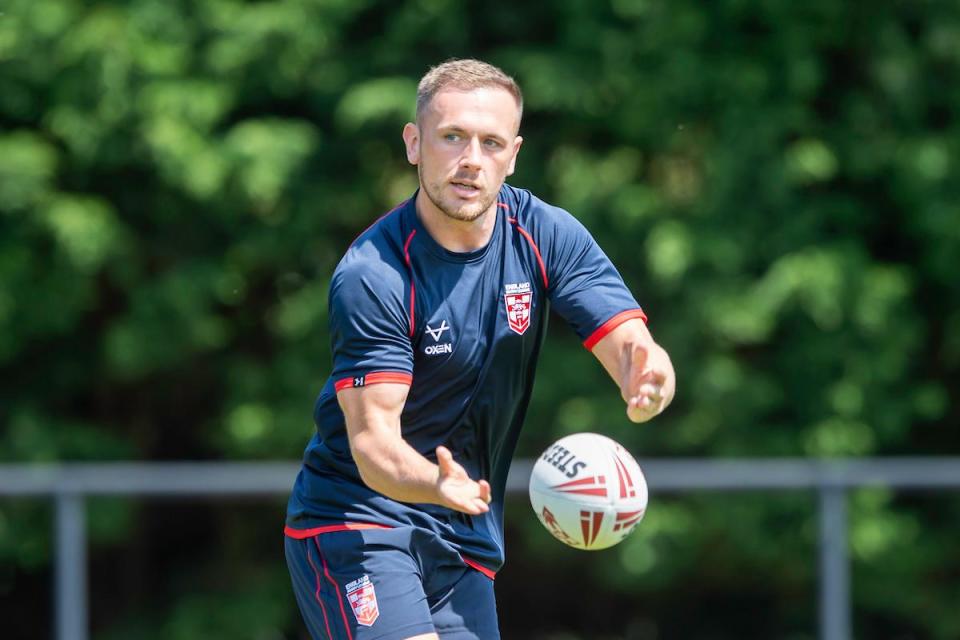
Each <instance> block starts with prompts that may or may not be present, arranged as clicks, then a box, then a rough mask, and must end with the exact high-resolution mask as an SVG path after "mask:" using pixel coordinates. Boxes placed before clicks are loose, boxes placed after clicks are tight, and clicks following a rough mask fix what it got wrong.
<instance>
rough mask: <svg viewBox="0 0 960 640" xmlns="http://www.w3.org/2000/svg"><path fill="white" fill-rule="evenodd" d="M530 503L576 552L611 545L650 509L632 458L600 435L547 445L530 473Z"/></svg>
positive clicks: (568, 438) (575, 436)
mask: <svg viewBox="0 0 960 640" xmlns="http://www.w3.org/2000/svg"><path fill="white" fill-rule="evenodd" d="M530 504H531V505H532V506H533V511H534V513H536V514H537V518H539V519H540V522H541V523H542V524H543V526H544V527H546V529H547V531H549V532H550V533H551V534H552V535H553V537H555V538H556V539H557V540H559V541H560V542H563V543H564V544H568V545H570V546H571V547H574V548H576V549H586V550H590V551H595V550H598V549H606V548H607V547H612V546H613V545H615V544H617V543H618V542H620V541H621V540H623V539H624V538H625V537H627V535H628V534H629V533H630V532H631V531H633V528H634V527H636V526H637V524H638V523H639V522H640V520H641V519H642V518H643V514H644V512H645V511H646V509H647V481H646V479H645V478H644V477H643V472H642V471H641V470H640V465H638V464H637V461H636V460H634V459H633V456H631V455H630V453H629V452H628V451H627V450H626V449H624V448H623V447H622V446H620V445H619V444H618V443H617V442H615V441H614V440H611V439H610V438H608V437H606V436H602V435H600V434H597V433H575V434H573V435H570V436H566V437H565V438H561V439H559V440H557V441H556V442H555V443H553V444H552V445H550V446H549V447H547V450H546V451H544V452H543V455H541V456H540V457H539V458H538V459H537V462H536V464H534V465H533V473H532V474H531V475H530Z"/></svg>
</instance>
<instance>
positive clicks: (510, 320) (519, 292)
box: [503, 282, 533, 336]
mask: <svg viewBox="0 0 960 640" xmlns="http://www.w3.org/2000/svg"><path fill="white" fill-rule="evenodd" d="M506 291H507V292H506V294H505V295H504V296H503V299H504V302H506V305H507V324H509V325H510V328H511V329H512V330H513V331H514V333H517V334H519V335H521V336H522V335H523V334H524V332H525V331H526V330H527V329H528V328H529V327H530V309H531V307H532V306H533V290H532V289H531V288H530V283H529V282H521V283H519V284H508V285H506Z"/></svg>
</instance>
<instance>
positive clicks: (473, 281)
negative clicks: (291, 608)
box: [287, 185, 645, 573]
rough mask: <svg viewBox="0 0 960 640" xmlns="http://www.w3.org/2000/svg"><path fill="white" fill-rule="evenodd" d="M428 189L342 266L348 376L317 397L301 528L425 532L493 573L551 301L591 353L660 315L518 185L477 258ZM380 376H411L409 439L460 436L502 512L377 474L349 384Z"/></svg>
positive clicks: (338, 332) (333, 319) (333, 334)
mask: <svg viewBox="0 0 960 640" xmlns="http://www.w3.org/2000/svg"><path fill="white" fill-rule="evenodd" d="M415 200H416V198H415V197H413V198H411V199H410V200H408V201H406V202H405V203H403V204H401V205H400V206H399V207H397V208H396V209H394V210H393V211H391V212H390V213H388V214H386V215H385V216H383V217H382V218H380V220H378V221H377V222H376V223H374V224H373V225H372V226H371V227H370V228H369V229H367V230H366V231H365V232H364V233H362V234H361V235H360V236H359V237H358V238H357V239H356V240H355V241H354V243H353V245H351V247H350V248H349V249H348V250H347V253H346V255H345V256H344V257H343V259H342V260H341V261H340V264H339V265H338V266H337V269H336V271H335V273H334V275H333V280H332V282H331V284H330V309H329V313H330V340H331V344H332V353H333V372H332V374H331V375H330V378H329V379H328V380H327V383H326V385H324V387H323V390H322V391H321V393H320V396H319V398H318V399H317V402H316V407H315V411H314V419H315V422H316V426H317V433H316V435H314V437H313V438H312V439H311V440H310V443H309V444H308V445H307V449H306V452H305V453H304V460H303V468H302V470H301V471H300V474H299V476H298V477H297V481H296V485H295V486H294V491H293V495H292V496H291V498H290V503H289V506H288V512H287V531H288V534H293V535H296V534H297V532H305V531H308V530H309V531H326V530H336V529H337V528H339V527H341V526H343V525H344V524H347V523H349V524H348V526H353V525H355V524H357V523H362V524H367V525H383V526H410V525H413V526H417V527H423V528H427V529H430V530H432V531H434V532H435V533H436V534H437V535H439V536H440V537H441V538H442V539H443V540H444V541H446V542H447V543H448V544H450V545H451V546H452V547H453V548H454V549H455V550H456V551H458V552H459V553H460V554H461V555H463V556H464V557H465V558H467V559H468V560H469V561H470V562H471V564H479V565H480V566H481V567H482V568H483V569H485V570H486V572H488V573H492V572H493V571H496V570H497V569H499V568H500V566H501V565H502V564H503V498H504V492H505V487H506V480H507V471H508V469H509V467H510V461H511V458H512V457H513V452H514V449H515V447H516V442H517V438H518V436H519V433H520V428H521V426H522V424H523V418H524V414H525V412H526V409H527V404H528V402H529V400H530V393H531V391H532V389H533V380H534V371H535V368H536V361H537V354H538V353H539V351H540V347H541V344H542V343H543V338H544V336H545V334H546V328H547V317H548V312H549V310H550V308H551V307H552V308H553V309H554V310H556V311H557V312H558V313H559V315H560V316H561V317H562V318H564V320H566V322H567V323H569V324H570V326H571V327H573V329H574V330H575V331H576V332H577V334H578V335H579V336H580V338H581V339H582V340H583V341H584V345H585V346H586V347H587V348H588V349H589V348H592V347H593V345H594V344H596V342H598V341H599V340H600V339H601V338H602V337H603V336H605V335H606V334H607V333H609V332H610V331H612V330H613V329H614V328H615V327H617V326H619V325H620V324H621V323H622V322H625V321H627V320H629V319H631V318H644V319H645V317H644V315H643V312H642V311H641V310H640V308H639V305H638V304H637V302H636V300H635V299H634V298H633V296H632V295H631V294H630V292H629V291H628V290H627V288H626V286H625V285H624V283H623V280H622V278H621V277H620V275H619V274H618V273H617V271H616V269H615V268H614V266H613V264H612V263H611V262H610V260H609V259H608V258H607V256H606V255H604V253H603V251H601V249H600V248H599V247H598V246H597V243H596V242H595V241H594V240H593V238H592V237H591V236H590V234H589V233H588V232H587V230H586V229H584V227H583V225H581V224H580V223H579V222H578V221H577V220H576V219H575V218H574V217H573V216H571V215H570V214H569V213H567V212H566V211H564V210H562V209H559V208H557V207H553V206H551V205H548V204H547V203H545V202H543V201H542V200H539V199H538V198H536V197H535V196H533V195H532V194H531V193H530V192H529V191H526V190H523V189H516V188H513V187H511V186H509V185H504V186H503V187H502V189H501V190H500V193H499V196H498V201H497V207H496V215H497V220H496V224H495V226H494V230H493V235H492V237H491V238H490V242H489V243H487V245H486V246H485V247H483V248H482V249H478V250H476V251H471V252H468V253H455V252H452V251H448V250H447V249H444V248H443V247H442V246H440V245H439V244H437V242H436V241H435V240H434V239H433V238H432V237H431V236H430V234H429V233H428V232H427V230H426V228H424V226H423V225H422V223H421V222H420V220H419V218H418V216H417V213H416V207H415V204H414V203H415ZM379 382H400V383H405V384H409V385H410V390H409V393H408V396H407V401H406V404H405V405H404V408H403V413H402V415H401V418H400V424H401V430H402V434H403V438H404V439H405V440H406V441H407V442H408V443H409V444H410V445H411V446H412V447H413V448H414V449H416V450H417V451H418V452H420V453H421V454H422V455H424V456H425V457H427V458H428V459H430V460H431V461H434V462H436V454H435V449H436V447H437V446H438V445H441V444H442V445H445V446H446V447H448V448H449V449H450V450H451V451H452V453H453V456H454V459H455V460H456V461H457V462H459V463H460V464H462V465H463V466H464V468H465V469H466V470H467V472H468V473H469V474H470V477H471V478H473V479H475V480H477V479H481V478H486V479H487V480H489V482H490V484H491V487H492V492H493V501H492V503H491V505H490V507H491V508H490V511H489V512H488V513H486V514H483V515H479V516H469V515H466V514H462V513H459V512H456V511H452V510H450V509H447V508H445V507H441V506H438V505H430V504H407V503H401V502H397V501H395V500H392V499H390V498H387V497H386V496H384V495H382V494H380V493H378V492H376V491H374V490H372V489H370V488H369V487H367V486H366V485H365V484H364V483H363V481H362V480H361V479H360V474H359V471H358V470H357V466H356V464H355V463H354V461H353V458H352V456H351V454H350V446H349V442H348V439H347V432H346V427H345V423H344V417H343V412H342V411H341V410H340V406H339V405H338V403H337V397H336V393H337V391H338V390H340V389H343V388H345V387H358V386H364V385H370V384H376V383H379ZM478 568H480V567H478Z"/></svg>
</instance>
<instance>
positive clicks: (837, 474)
mask: <svg viewBox="0 0 960 640" xmlns="http://www.w3.org/2000/svg"><path fill="white" fill-rule="evenodd" d="M639 462H640V465H641V467H642V468H643V471H644V475H645V476H646V478H647V483H648V485H649V486H650V492H651V494H654V495H655V494H657V493H667V492H689V491H757V490H815V491H817V492H818V494H819V510H820V536H819V541H820V543H819V563H820V564H819V566H820V572H819V599H820V600H819V618H820V619H819V629H820V634H819V637H820V639H821V640H850V638H851V616H850V613H851V604H850V569H849V558H848V550H847V506H846V494H847V491H848V490H850V489H854V488H859V487H870V486H883V487H889V488H891V489H899V490H944V489H958V488H960V458H946V457H939V458H872V459H849V460H848V459H843V460H841V459H838V460H813V459H796V458H784V459H752V460H712V459H643V458H641V459H639ZM532 467H533V462H532V461H530V460H518V461H515V462H514V464H513V466H512V467H511V469H510V475H509V477H508V479H507V490H508V491H509V492H526V490H527V481H528V479H529V477H530V470H531V469H532ZM299 468H300V464H299V463H293V462H177V463H126V462H124V463H100V464H80V463H74V464H60V465H47V464H43V465H29V464H7V465H2V464H0V496H4V495H5V496H36V497H52V498H53V499H54V501H55V504H56V518H55V523H54V526H55V529H56V531H55V533H56V554H55V560H54V561H55V594H54V600H55V608H56V640H87V638H88V635H89V632H88V618H87V544H86V512H85V505H84V500H85V499H86V497H87V496H97V495H100V496H102V495H112V496H198V495H201V496H202V495H207V496H229V495H233V496H251V495H263V496H276V495H282V494H286V493H288V492H289V491H290V489H291V487H292V485H293V479H294V477H295V476H296V474H297V471H298V470H299Z"/></svg>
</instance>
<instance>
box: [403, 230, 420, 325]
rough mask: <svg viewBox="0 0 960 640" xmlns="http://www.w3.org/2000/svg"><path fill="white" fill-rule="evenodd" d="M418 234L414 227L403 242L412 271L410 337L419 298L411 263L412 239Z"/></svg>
mask: <svg viewBox="0 0 960 640" xmlns="http://www.w3.org/2000/svg"><path fill="white" fill-rule="evenodd" d="M415 235H417V230H416V229H414V230H413V231H411V232H410V235H408V236H407V241H406V242H405V243H404V244H403V257H404V258H406V260H407V269H408V270H409V271H410V337H411V338H412V337H413V331H414V321H413V320H414V317H415V316H414V313H413V306H414V303H415V302H416V299H417V288H416V287H415V286H414V284H413V265H411V264H410V241H411V240H413V236H415Z"/></svg>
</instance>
